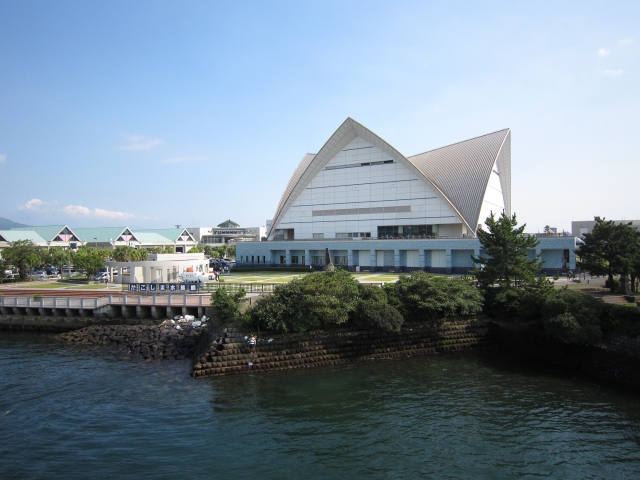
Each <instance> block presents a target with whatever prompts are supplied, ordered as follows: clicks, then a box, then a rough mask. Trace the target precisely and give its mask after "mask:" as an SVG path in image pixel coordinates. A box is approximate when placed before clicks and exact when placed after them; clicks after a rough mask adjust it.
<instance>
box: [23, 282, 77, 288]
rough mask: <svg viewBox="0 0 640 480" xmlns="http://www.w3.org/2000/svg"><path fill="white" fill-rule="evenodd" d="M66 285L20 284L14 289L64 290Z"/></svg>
mask: <svg viewBox="0 0 640 480" xmlns="http://www.w3.org/2000/svg"><path fill="white" fill-rule="evenodd" d="M68 286H69V284H68V283H31V282H29V283H21V284H20V285H16V288H66V287H68Z"/></svg>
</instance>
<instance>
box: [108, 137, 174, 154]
mask: <svg viewBox="0 0 640 480" xmlns="http://www.w3.org/2000/svg"><path fill="white" fill-rule="evenodd" d="M127 140H129V144H128V145H122V146H120V147H118V149H119V150H129V151H141V150H151V149H152V148H153V147H156V146H158V145H161V144H162V143H164V142H163V140H162V139H161V138H151V137H145V136H143V135H130V136H128V137H127Z"/></svg>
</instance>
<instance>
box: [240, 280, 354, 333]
mask: <svg viewBox="0 0 640 480" xmlns="http://www.w3.org/2000/svg"><path fill="white" fill-rule="evenodd" d="M357 306H358V281H357V280H355V279H354V278H353V277H352V276H351V275H350V274H349V273H348V272H346V271H344V270H341V269H339V268H338V269H336V270H335V271H333V272H316V273H312V274H310V275H306V276H305V277H303V278H295V279H293V280H292V281H291V282H289V283H286V284H283V285H278V286H277V287H276V288H275V289H274V292H273V294H272V295H264V296H262V297H260V298H259V299H258V300H257V301H256V302H255V304H254V305H253V307H251V308H250V309H249V310H248V314H249V315H250V319H251V322H252V323H253V324H255V325H260V326H262V327H263V328H267V329H269V330H276V331H279V332H285V333H286V332H305V331H308V330H313V329H316V328H320V327H328V326H332V325H341V324H344V323H346V322H347V321H348V320H349V317H350V315H351V314H352V313H353V312H354V311H355V310H356V307H357Z"/></svg>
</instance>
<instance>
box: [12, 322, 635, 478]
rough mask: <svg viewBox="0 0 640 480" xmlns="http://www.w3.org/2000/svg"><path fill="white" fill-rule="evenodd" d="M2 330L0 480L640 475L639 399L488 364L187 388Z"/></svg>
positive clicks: (412, 363) (166, 367)
mask: <svg viewBox="0 0 640 480" xmlns="http://www.w3.org/2000/svg"><path fill="white" fill-rule="evenodd" d="M188 374H189V362H188V361H183V362H155V363H142V362H140V361H137V360H132V359H129V358H126V357H122V356H118V355H117V354H114V353H113V352H111V351H105V350H101V349H100V348H98V347H78V346H67V345H63V344H60V343H57V342H55V341H54V340H53V339H52V336H51V335H45V334H18V333H11V332H0V478H2V479H8V478H19V479H28V478H60V479H74V478H91V479H96V478H109V479H112V478H136V479H137V478H153V479H164V478H172V479H182V478H224V479H233V478H250V479H271V478H273V479H281V478H295V479H298V478H300V479H305V478H361V477H367V478H412V479H416V478H470V479H476V478H514V479H515V478H518V479H519V478H558V479H585V478H603V479H618V478H619V479H638V478H640V396H639V395H637V394H636V395H634V394H630V393H627V392H624V391H622V390H619V389H612V388H610V387H607V386H604V385H601V384H599V383H597V382H594V381H591V380H589V379H585V378H583V377H577V376H576V375H575V374H573V373H572V372H567V371H560V370H557V369H555V368H554V367H548V366H535V365H533V366H532V365H531V364H528V363H523V362H522V361H519V360H517V359H515V358H513V357H506V356H496V355H493V354H488V353H477V352H476V353H474V352H471V353H467V354H462V355H447V356H440V357H436V356H431V357H417V358H407V359H405V360H394V361H387V362H378V363H371V364H366V365H365V364H361V365H355V366H351V367H343V368H336V369H330V368H326V369H313V370H305V371H293V372H279V373H273V374H266V375H265V374H262V375H248V376H238V377H231V378H215V379H207V380H193V379H191V378H189V375H188Z"/></svg>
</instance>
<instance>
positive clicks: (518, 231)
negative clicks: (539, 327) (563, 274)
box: [472, 212, 554, 318]
mask: <svg viewBox="0 0 640 480" xmlns="http://www.w3.org/2000/svg"><path fill="white" fill-rule="evenodd" d="M485 225H486V226H487V229H488V231H484V230H478V237H479V239H480V244H481V245H482V249H483V251H484V253H485V254H486V256H484V255H483V256H478V257H472V260H473V262H474V268H473V270H472V274H473V275H474V276H475V277H476V278H477V279H478V286H479V287H480V288H481V290H482V294H483V296H484V309H485V312H486V313H488V314H489V315H491V316H503V317H507V318H514V317H523V318H537V317H539V315H540V309H541V308H542V305H543V304H544V302H545V301H546V299H547V298H549V297H550V296H552V294H553V290H554V288H553V284H552V283H551V282H550V281H548V280H547V279H546V278H545V277H544V276H539V277H537V276H536V275H537V273H538V272H539V271H540V270H541V269H542V267H543V265H544V262H541V261H540V257H539V256H537V257H536V258H535V259H529V250H531V249H534V248H536V246H537V245H538V241H537V240H536V239H535V237H531V236H528V235H525V234H524V228H525V227H526V225H522V226H521V227H518V226H517V225H518V222H517V220H516V216H515V215H513V216H511V217H509V216H507V215H506V214H505V213H504V212H503V213H502V214H501V215H500V218H499V219H498V220H496V219H495V217H494V215H491V217H489V218H487V219H486V221H485Z"/></svg>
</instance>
